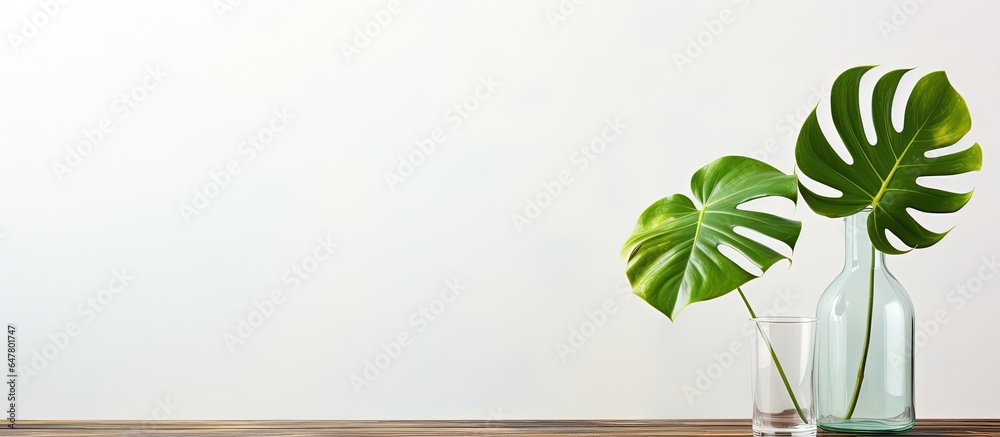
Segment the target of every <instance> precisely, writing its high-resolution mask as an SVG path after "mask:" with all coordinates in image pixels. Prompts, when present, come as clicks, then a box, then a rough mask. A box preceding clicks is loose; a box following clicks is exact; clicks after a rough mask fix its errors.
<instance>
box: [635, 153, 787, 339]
mask: <svg viewBox="0 0 1000 437" xmlns="http://www.w3.org/2000/svg"><path fill="white" fill-rule="evenodd" d="M691 191H692V192H693V193H694V197H695V199H697V200H698V203H700V204H701V206H700V207H699V206H696V205H695V204H694V202H692V201H691V199H689V198H688V197H687V196H685V195H683V194H674V195H672V196H669V197H665V198H663V199H660V200H659V201H657V202H656V203H654V204H652V205H650V206H649V208H646V211H644V212H643V213H642V215H641V216H640V217H639V221H638V223H636V226H635V230H634V231H633V232H632V236H631V237H629V239H628V241H627V242H625V247H624V248H623V249H622V257H624V258H626V261H627V263H628V269H627V275H628V279H629V282H631V283H632V289H633V291H634V292H635V294H636V295H638V296H639V297H641V298H643V299H644V300H645V301H646V302H648V303H649V304H650V305H652V306H653V307H655V308H656V309H658V310H660V312H662V313H663V314H665V315H666V316H667V317H669V318H670V319H671V320H673V319H674V317H676V316H677V313H678V312H680V311H681V310H682V309H683V308H684V307H685V306H687V305H688V304H691V303H694V302H701V301H705V300H709V299H714V298H717V297H719V296H722V295H724V294H726V293H729V292H731V291H733V290H735V289H736V288H737V287H739V286H741V285H743V284H745V283H746V282H748V281H750V280H751V279H754V278H756V276H755V275H754V274H752V273H750V272H748V271H746V270H744V269H743V268H742V267H740V266H739V265H738V264H736V263H735V262H733V261H732V260H730V259H729V258H727V257H726V256H725V255H724V254H723V253H722V252H720V251H719V247H720V246H729V247H730V248H732V249H735V250H737V251H739V252H740V253H742V254H743V255H745V256H746V258H747V259H749V260H750V261H751V262H753V264H754V265H756V266H757V267H758V268H760V269H761V271H767V269H768V268H770V267H771V266H772V265H774V263H776V262H778V261H780V260H782V259H786V258H787V257H786V256H784V255H782V254H780V253H778V252H776V251H775V250H773V249H771V248H770V247H768V246H766V245H764V244H761V243H760V242H758V241H756V240H754V239H752V238H748V237H746V236H743V235H740V234H738V233H736V231H735V228H736V227H743V228H747V229H752V230H754V231H757V232H759V233H761V234H764V235H766V236H768V237H771V238H773V239H775V240H778V241H780V242H782V243H784V244H785V245H787V246H788V247H789V248H792V249H794V248H795V241H796V240H798V238H799V231H800V230H801V228H802V224H801V223H799V222H797V221H794V220H790V219H787V218H783V217H779V216H776V215H772V214H767V213H763V212H757V211H747V210H743V209H739V208H738V207H739V206H740V205H741V204H743V203H745V202H748V201H751V200H754V199H759V198H763V197H770V196H777V197H784V198H786V199H790V200H791V201H792V202H795V200H796V198H797V190H796V177H795V176H793V175H786V174H784V173H782V172H780V171H778V170H777V169H775V168H774V167H771V166H770V165H767V164H765V163H763V162H760V161H757V160H755V159H752V158H747V157H742V156H725V157H722V158H719V159H717V160H715V161H714V162H712V163H711V164H708V165H706V166H705V167H702V168H701V169H700V170H698V172H696V173H695V174H694V176H693V177H692V178H691Z"/></svg>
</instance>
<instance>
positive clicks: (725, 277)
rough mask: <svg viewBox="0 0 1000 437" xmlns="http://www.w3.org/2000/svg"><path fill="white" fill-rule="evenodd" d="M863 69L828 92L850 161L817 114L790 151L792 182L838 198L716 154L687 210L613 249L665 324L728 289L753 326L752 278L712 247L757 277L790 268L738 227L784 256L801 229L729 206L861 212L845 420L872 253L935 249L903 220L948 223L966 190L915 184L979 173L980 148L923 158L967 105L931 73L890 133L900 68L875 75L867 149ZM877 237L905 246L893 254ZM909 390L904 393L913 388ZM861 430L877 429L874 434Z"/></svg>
mask: <svg viewBox="0 0 1000 437" xmlns="http://www.w3.org/2000/svg"><path fill="white" fill-rule="evenodd" d="M871 68H873V67H870V66H864V67H856V68H852V69H850V70H847V71H846V72H844V73H843V74H841V75H840V76H839V77H838V78H837V80H836V81H835V83H834V85H833V88H832V95H831V113H832V118H833V122H834V125H835V126H836V130H837V133H838V134H839V137H840V139H841V141H842V142H843V144H844V146H845V147H846V149H847V152H848V154H849V155H850V158H851V162H850V163H848V162H846V161H845V160H844V159H842V158H841V157H840V156H839V155H838V154H837V152H836V151H835V150H834V149H833V147H832V146H831V145H830V142H829V141H828V140H827V138H826V136H824V134H823V132H822V130H821V129H820V125H819V122H818V120H817V118H816V110H815V109H814V110H813V112H812V113H811V114H810V115H809V117H807V119H806V120H805V122H804V124H803V126H802V129H801V131H800V134H799V136H798V139H797V143H796V147H795V159H796V164H797V167H798V169H799V170H800V171H801V173H802V174H804V175H805V176H807V177H808V178H809V179H811V180H813V181H814V182H817V183H819V184H822V185H825V186H826V187H829V188H832V189H834V190H836V191H839V192H840V193H841V194H840V196H839V197H830V196H824V195H821V194H817V193H816V192H815V191H813V190H810V189H809V188H808V187H807V186H805V185H803V184H802V183H801V182H800V181H799V178H798V177H797V175H795V174H791V175H790V174H785V173H783V172H781V171H779V170H777V169H775V168H774V167H772V166H770V165H768V164H766V163H764V162H761V161H758V160H755V159H752V158H748V157H741V156H725V157H722V158H719V159H717V160H715V161H713V162H712V163H710V164H708V165H706V166H704V167H702V168H701V169H700V170H698V171H697V172H696V173H695V174H694V175H693V177H692V178H691V191H692V193H693V197H694V200H696V201H697V204H696V203H695V202H694V201H693V200H692V199H691V198H689V197H688V196H685V195H683V194H674V195H671V196H668V197H665V198H663V199H660V200H658V201H656V202H655V203H653V204H652V205H650V206H649V207H648V208H646V210H645V211H644V212H643V213H642V214H641V215H640V217H639V219H638V221H637V223H636V226H635V228H634V230H633V231H632V234H631V236H630V237H629V238H628V240H627V241H626V243H625V245H624V248H623V249H622V257H623V258H624V259H625V261H626V264H627V268H626V275H627V277H628V279H629V282H630V283H631V285H632V288H633V292H634V293H635V294H636V295H638V296H639V297H641V298H642V299H643V300H645V301H646V302H648V303H649V304H650V305H651V306H653V307H654V308H656V309H657V310H659V311H660V312H662V313H663V314H664V315H666V316H667V317H668V318H669V319H670V320H671V321H673V320H674V319H675V318H676V317H677V315H678V313H679V312H680V311H681V310H682V309H684V308H685V307H686V306H687V305H690V304H692V303H695V302H703V301H707V300H711V299H715V298H718V297H721V296H724V295H726V294H729V293H730V292H732V291H734V290H735V291H737V292H738V293H739V295H740V297H741V300H742V301H743V304H744V305H745V306H746V308H747V311H748V313H749V314H750V316H751V317H752V318H756V314H755V312H754V310H753V308H752V307H751V305H750V302H749V300H748V299H747V296H746V294H745V293H744V292H743V289H742V287H743V286H744V285H745V284H746V283H748V282H749V281H751V280H753V279H755V278H757V277H758V276H757V275H755V274H753V273H751V272H748V271H747V270H746V269H744V268H742V267H740V266H739V265H738V264H737V263H736V262H734V261H733V260H731V259H730V258H728V257H727V256H726V255H724V254H723V253H722V251H721V250H720V247H721V246H727V247H729V248H732V249H735V250H736V251H738V252H739V253H740V254H742V255H743V256H745V257H746V259H747V260H749V261H750V262H752V263H753V264H754V265H755V266H756V267H757V268H759V269H760V270H761V275H763V273H765V272H766V271H767V270H768V269H769V268H770V267H771V266H773V265H774V264H775V263H777V262H778V261H781V260H783V259H789V261H790V258H789V257H786V256H785V255H782V254H781V253H778V252H777V251H775V250H773V249H771V248H770V247H768V246H766V245H764V244H762V243H761V242H759V241H756V240H754V239H752V238H749V237H747V236H744V235H741V234H739V233H737V232H736V231H735V229H736V228H737V227H743V228H747V229H750V230H753V231H756V232H759V233H760V234H763V235H765V236H767V237H770V238H773V239H775V240H777V241H779V242H781V243H782V244H784V245H785V246H787V247H788V248H789V249H792V250H794V248H795V243H796V241H797V240H798V237H799V233H800V231H801V223H800V222H799V221H795V220H792V219H790V218H787V217H782V216H779V215H775V214H770V213H765V212H759V211H751V210H747V209H741V208H738V207H739V206H740V205H742V204H744V203H747V202H749V201H752V200H755V199H760V198H767V197H777V198H785V199H788V200H791V201H792V202H793V203H795V202H796V201H797V197H798V193H799V191H801V193H802V197H803V198H804V199H805V201H806V203H807V204H808V205H809V207H810V209H812V210H813V211H814V212H816V213H817V214H819V215H822V216H825V217H847V216H851V215H854V214H857V213H859V212H862V211H868V210H870V211H871V212H870V214H869V216H868V219H867V232H868V234H869V236H870V240H871V244H872V249H871V251H872V261H871V265H870V266H869V274H870V277H871V278H872V279H871V280H870V281H869V287H868V302H867V323H866V329H865V334H864V340H863V344H861V345H857V347H858V348H861V350H862V352H861V359H860V362H859V363H858V371H857V378H856V381H855V383H854V387H853V396H852V398H851V400H850V404H849V407H848V408H847V409H846V410H845V411H844V412H843V414H842V415H841V416H840V417H839V419H842V420H847V421H849V420H851V418H852V415H853V414H854V411H855V407H856V405H857V403H858V395H859V393H860V392H861V387H862V383H863V381H864V377H865V366H866V361H867V359H868V356H869V344H870V339H871V333H872V311H873V310H872V302H873V301H874V300H875V293H876V287H875V283H874V277H875V276H874V275H875V253H876V251H878V252H881V253H885V254H902V253H906V252H908V251H909V250H912V249H916V248H925V247H929V246H932V245H934V244H935V243H937V242H938V241H940V240H941V239H942V238H943V237H944V236H945V235H946V234H947V233H948V232H947V231H946V232H940V233H938V232H932V231H930V230H928V229H926V228H925V227H924V226H923V225H921V224H920V223H919V222H918V221H917V220H915V219H914V218H913V217H912V215H911V214H910V213H909V212H908V211H907V210H908V209H914V210H918V211H922V212H928V213H953V212H956V211H958V210H959V209H961V208H962V207H963V206H964V205H965V204H966V203H967V202H968V201H969V199H970V197H971V195H972V192H968V193H953V192H949V191H944V190H940V189H936V188H930V187H927V186H924V185H921V184H919V183H918V181H917V180H918V178H921V177H927V176H943V175H956V174H962V173H967V172H971V171H976V170H979V169H980V167H981V165H982V150H981V148H980V146H979V144H974V145H972V146H971V147H969V148H966V149H964V150H960V151H956V152H953V153H949V154H939V155H937V156H930V155H929V154H928V153H929V152H932V151H934V150H937V149H941V148H944V147H948V146H951V145H954V144H955V143H956V142H957V141H959V140H960V139H961V138H962V137H964V136H965V134H966V133H967V132H968V131H969V129H970V127H971V117H970V115H969V111H968V108H967V107H966V104H965V101H964V100H963V99H962V97H961V96H960V95H959V94H958V93H957V92H956V91H955V89H954V88H952V86H951V84H950V83H949V82H948V79H947V77H946V75H945V74H944V72H940V71H939V72H934V73H930V74H928V75H926V76H924V77H923V78H921V79H920V80H919V81H918V82H917V83H916V85H915V86H914V88H913V91H912V93H911V95H910V97H909V99H908V101H907V104H906V109H905V114H904V117H903V124H902V126H903V128H902V130H900V131H897V130H896V129H895V128H894V127H893V125H892V116H891V114H892V104H893V99H894V96H895V93H896V90H897V88H898V86H899V83H900V80H901V79H902V77H903V75H904V74H905V73H906V72H907V71H909V70H895V71H891V72H889V73H887V74H885V75H884V76H882V77H881V78H880V79H879V80H878V82H877V83H876V85H875V88H874V91H873V95H872V113H871V115H872V119H871V124H872V125H873V126H874V130H875V135H876V141H875V142H874V144H872V143H871V142H869V141H868V139H867V137H866V134H865V130H864V126H863V123H862V115H861V107H860V103H859V100H860V97H859V94H860V93H859V88H860V82H861V78H862V76H863V75H864V74H865V73H866V72H867V71H868V70H870V69H871ZM887 232H890V233H892V234H893V235H895V236H896V237H897V238H898V239H899V240H900V241H901V242H902V243H903V244H905V245H906V246H907V247H906V248H897V247H895V246H893V244H892V242H891V241H890V238H889V237H888V235H887ZM906 299H907V301H908V298H906ZM758 329H759V326H758ZM909 329H910V331H911V332H910V344H909V345H908V347H909V349H908V350H909V351H912V346H913V345H912V323H911V326H910V327H909ZM762 334H763V333H762ZM820 341H821V342H822V341H823V340H822V339H820ZM768 348H770V344H768ZM770 352H771V358H772V359H773V362H774V364H775V368H776V369H777V371H778V373H779V374H780V376H781V379H782V380H783V382H784V385H785V388H786V390H787V391H788V395H789V396H790V397H791V401H792V404H793V405H794V406H795V409H796V412H797V413H798V415H799V417H800V418H801V419H802V420H803V422H805V421H806V417H805V415H804V414H803V411H802V409H801V408H800V407H799V402H797V400H796V398H795V393H793V391H792V389H791V387H790V386H789V384H788V379H787V377H786V375H785V373H784V370H782V367H781V364H780V360H779V357H778V356H777V355H775V353H774V350H773V349H771V351H770ZM910 359H911V360H912V356H911V357H910ZM909 384H911V385H912V380H911V381H910V382H909ZM911 393H912V391H911ZM866 429H867V430H876V431H877V430H879V428H877V427H875V428H866Z"/></svg>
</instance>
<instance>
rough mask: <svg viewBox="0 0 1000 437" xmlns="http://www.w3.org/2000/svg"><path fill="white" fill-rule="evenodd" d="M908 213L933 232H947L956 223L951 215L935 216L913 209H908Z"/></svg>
mask: <svg viewBox="0 0 1000 437" xmlns="http://www.w3.org/2000/svg"><path fill="white" fill-rule="evenodd" d="M906 213H907V214H909V215H910V217H913V219H914V220H916V221H917V223H920V225H921V226H923V227H924V228H927V230H929V231H931V232H937V233H941V232H944V231H947V230H948V229H950V228H951V226H952V225H953V224H954V223H955V218H954V217H952V216H951V214H934V213H932V212H923V211H917V210H915V209H913V208H906Z"/></svg>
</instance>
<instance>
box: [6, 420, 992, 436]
mask: <svg viewBox="0 0 1000 437" xmlns="http://www.w3.org/2000/svg"><path fill="white" fill-rule="evenodd" d="M751 434H752V433H751V429H750V421H749V420H503V421H466V420H426V421H410V420H389V421H369V420H316V421H312V420H311V421H294V420H279V421H241V420H217V421H216V420H210V421H163V422H151V421H146V422H137V421H35V420H25V421H22V422H18V428H17V429H14V430H11V429H3V430H2V431H0V435H2V436H8V435H9V436H35V437H41V436H135V435H149V436H160V435H162V436H209V437H211V436H317V435H345V436H346V435H350V436H565V435H573V436H591V435H593V436H611V435H613V436H688V437H694V436H721V437H725V436H748V435H751ZM819 435H828V436H845V435H848V434H833V433H825V432H820V433H819ZM899 435H905V436H934V437H944V436H994V437H1000V419H968V420H966V419H945V420H920V421H918V422H917V426H916V427H914V428H913V429H912V430H910V431H908V432H906V433H903V434H899Z"/></svg>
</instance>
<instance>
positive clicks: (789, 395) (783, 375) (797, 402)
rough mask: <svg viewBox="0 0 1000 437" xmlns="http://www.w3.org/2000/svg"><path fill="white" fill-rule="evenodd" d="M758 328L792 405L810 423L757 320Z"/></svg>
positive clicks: (751, 314) (745, 300) (743, 295)
mask: <svg viewBox="0 0 1000 437" xmlns="http://www.w3.org/2000/svg"><path fill="white" fill-rule="evenodd" d="M736 291H739V292H740V297H741V298H742V299H743V304H744V305H746V306H747V311H749V312H750V317H752V318H755V319H756V318H757V314H756V313H754V311H753V308H751V307H750V301H748V300H747V296H746V295H745V294H743V290H742V289H741V288H740V287H736ZM754 325H755V326H756V327H757V330H758V331H760V336H761V337H762V338H763V339H764V343H767V350H768V351H770V352H771V359H772V360H774V368H775V369H777V370H778V375H780V376H781V382H783V383H785V390H787V391H788V397H790V398H791V399H792V405H794V406H795V412H796V413H799V418H800V419H802V423H806V424H808V423H809V421H808V420H806V415H805V414H803V413H802V408H801V407H799V401H798V399H795V393H793V392H792V385H791V384H789V383H788V377H787V376H785V369H782V368H781V362H779V361H778V355H777V354H775V353H774V348H773V347H771V341H770V340H768V339H767V335H765V334H764V330H763V329H761V328H760V325H758V324H757V322H754Z"/></svg>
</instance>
